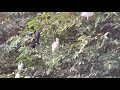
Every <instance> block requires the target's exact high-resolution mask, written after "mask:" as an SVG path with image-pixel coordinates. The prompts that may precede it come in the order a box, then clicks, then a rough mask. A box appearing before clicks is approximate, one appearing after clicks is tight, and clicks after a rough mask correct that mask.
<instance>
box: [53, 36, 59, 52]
mask: <svg viewBox="0 0 120 90" xmlns="http://www.w3.org/2000/svg"><path fill="white" fill-rule="evenodd" d="M58 49H59V39H58V38H56V41H55V42H53V43H52V53H54V52H55V51H58Z"/></svg>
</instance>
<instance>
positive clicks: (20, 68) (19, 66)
mask: <svg viewBox="0 0 120 90" xmlns="http://www.w3.org/2000/svg"><path fill="white" fill-rule="evenodd" d="M23 66H24V65H23V63H22V62H21V63H20V64H18V72H20V71H21V70H22V69H23Z"/></svg>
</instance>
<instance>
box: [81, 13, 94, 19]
mask: <svg viewBox="0 0 120 90" xmlns="http://www.w3.org/2000/svg"><path fill="white" fill-rule="evenodd" d="M81 15H82V16H83V17H86V18H87V20H89V18H90V17H92V16H93V12H82V14H81Z"/></svg>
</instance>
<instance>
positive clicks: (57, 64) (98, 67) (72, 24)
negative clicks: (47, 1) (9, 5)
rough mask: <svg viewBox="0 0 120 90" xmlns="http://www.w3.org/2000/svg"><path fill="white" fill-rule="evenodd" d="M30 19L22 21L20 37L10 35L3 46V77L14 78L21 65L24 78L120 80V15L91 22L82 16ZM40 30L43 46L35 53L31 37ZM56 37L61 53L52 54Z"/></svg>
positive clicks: (95, 17) (111, 14)
mask: <svg viewBox="0 0 120 90" xmlns="http://www.w3.org/2000/svg"><path fill="white" fill-rule="evenodd" d="M22 14H24V13H22ZM32 14H33V13H32ZM23 16H25V15H23ZM28 16H29V14H27V15H26V17H19V18H25V20H24V23H22V24H23V26H24V28H22V29H21V30H20V31H19V34H18V33H17V34H16V33H15V35H12V36H10V35H8V36H9V38H8V39H7V41H6V42H4V44H1V45H0V69H1V71H3V72H0V74H1V76H0V77H3V78H4V77H5V78H14V76H15V73H16V70H17V65H18V63H19V62H24V66H25V67H24V70H23V72H21V76H22V77H24V76H31V78H103V77H104V78H119V77H120V72H119V69H120V56H119V55H120V47H119V46H120V36H119V35H120V30H119V28H120V13H119V12H95V13H94V15H93V16H92V17H91V18H90V19H89V20H86V19H85V18H83V17H82V16H81V13H80V12H43V13H42V12H41V13H39V14H38V13H37V12H36V13H34V14H33V15H31V16H29V17H30V18H28ZM20 25H21V24H20ZM6 27H7V26H4V28H6ZM6 30H8V29H6ZM37 30H40V31H41V37H40V44H39V45H37V46H36V49H35V50H34V49H31V48H30V47H29V43H30V38H31V37H29V36H28V34H30V33H32V32H34V31H37ZM11 31H12V29H10V31H9V32H11ZM1 35H2V34H1ZM56 37H58V38H59V39H60V49H59V52H57V53H55V54H52V51H51V44H52V43H53V42H54V40H55V38H56ZM3 67H4V68H3ZM4 69H5V71H7V72H4ZM9 69H10V70H9Z"/></svg>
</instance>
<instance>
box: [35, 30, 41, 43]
mask: <svg viewBox="0 0 120 90" xmlns="http://www.w3.org/2000/svg"><path fill="white" fill-rule="evenodd" d="M34 38H35V39H36V43H37V44H39V39H40V31H35V32H34Z"/></svg>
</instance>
